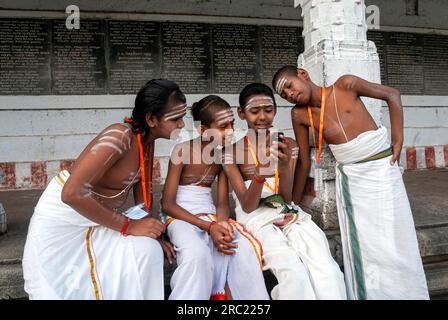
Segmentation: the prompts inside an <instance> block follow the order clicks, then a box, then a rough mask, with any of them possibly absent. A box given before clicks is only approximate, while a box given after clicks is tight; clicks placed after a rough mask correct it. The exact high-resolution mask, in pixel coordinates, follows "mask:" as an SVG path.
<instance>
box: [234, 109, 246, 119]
mask: <svg viewBox="0 0 448 320" xmlns="http://www.w3.org/2000/svg"><path fill="white" fill-rule="evenodd" d="M236 112H237V113H238V117H239V118H240V119H241V120H246V115H245V114H244V109H243V108H241V107H238V108H237V109H236Z"/></svg>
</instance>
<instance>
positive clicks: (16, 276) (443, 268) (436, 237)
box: [0, 170, 448, 299]
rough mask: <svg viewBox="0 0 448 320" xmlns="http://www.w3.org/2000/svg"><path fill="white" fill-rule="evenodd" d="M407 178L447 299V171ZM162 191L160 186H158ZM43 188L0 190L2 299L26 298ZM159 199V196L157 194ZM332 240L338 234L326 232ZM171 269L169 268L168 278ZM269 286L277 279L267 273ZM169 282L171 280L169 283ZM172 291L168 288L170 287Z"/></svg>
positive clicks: (437, 284) (437, 291)
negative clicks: (27, 249)
mask: <svg viewBox="0 0 448 320" xmlns="http://www.w3.org/2000/svg"><path fill="white" fill-rule="evenodd" d="M404 181H405V184H406V188H407V191H408V196H409V200H410V202H411V206H412V209H413V215H414V220H415V224H416V229H417V236H418V239H419V245H420V252H421V255H422V257H423V261H424V265H425V271H426V276H427V280H428V285H429V288H430V293H431V297H432V298H433V299H446V298H448V170H431V171H407V172H405V174H404ZM155 191H156V194H157V193H160V187H158V188H156V190H155ZM41 193H42V190H26V191H0V202H1V203H2V204H3V206H4V207H5V210H6V213H7V220H8V232H7V233H6V234H4V235H2V236H0V299H8V298H14V299H17V298H26V294H25V292H24V291H23V278H22V268H21V259H22V254H23V246H24V243H25V237H26V232H27V228H28V223H29V219H30V217H31V215H32V212H33V207H34V206H35V204H36V203H37V200H38V198H39V196H40V195H41ZM156 198H157V196H156ZM327 235H328V238H329V239H330V241H332V239H333V238H335V237H336V238H337V236H338V235H337V233H335V232H329V233H327ZM171 273H172V268H171V267H169V266H167V267H166V280H168V278H169V276H170V274H171ZM265 275H266V280H267V284H268V287H272V286H273V285H274V284H275V279H274V278H273V277H272V275H270V274H269V273H266V274H265ZM166 283H169V282H166ZM167 289H168V290H169V288H167Z"/></svg>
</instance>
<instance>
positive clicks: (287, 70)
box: [272, 65, 297, 88]
mask: <svg viewBox="0 0 448 320" xmlns="http://www.w3.org/2000/svg"><path fill="white" fill-rule="evenodd" d="M282 74H286V75H287V76H295V75H297V67H296V66H293V65H286V66H284V67H281V68H280V69H278V70H277V72H276V73H275V74H274V76H273V77H272V87H273V88H275V83H276V82H277V79H278V78H279V77H280V76H281V75H282Z"/></svg>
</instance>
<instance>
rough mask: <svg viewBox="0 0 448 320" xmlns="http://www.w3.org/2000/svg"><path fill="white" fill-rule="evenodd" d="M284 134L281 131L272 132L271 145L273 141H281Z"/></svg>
mask: <svg viewBox="0 0 448 320" xmlns="http://www.w3.org/2000/svg"><path fill="white" fill-rule="evenodd" d="M284 136H285V134H284V133H283V132H280V131H279V132H274V133H273V134H272V136H271V146H272V143H273V142H274V141H279V142H283V137H284Z"/></svg>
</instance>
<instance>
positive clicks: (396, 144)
mask: <svg viewBox="0 0 448 320" xmlns="http://www.w3.org/2000/svg"><path fill="white" fill-rule="evenodd" d="M402 147H403V140H402V139H401V140H398V141H393V142H392V150H393V154H392V158H391V159H390V164H391V165H393V164H394V163H395V162H396V161H398V162H400V154H401V148H402Z"/></svg>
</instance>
